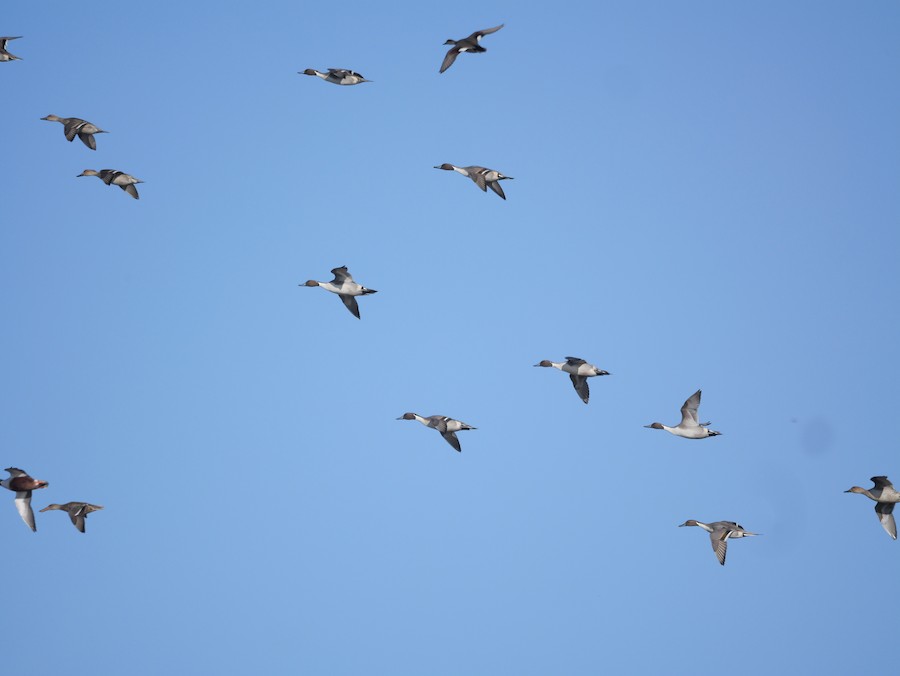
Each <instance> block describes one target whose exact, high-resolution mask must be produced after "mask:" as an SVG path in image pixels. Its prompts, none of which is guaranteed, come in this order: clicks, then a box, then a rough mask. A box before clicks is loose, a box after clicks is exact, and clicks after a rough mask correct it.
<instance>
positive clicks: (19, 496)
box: [16, 491, 37, 531]
mask: <svg viewBox="0 0 900 676" xmlns="http://www.w3.org/2000/svg"><path fill="white" fill-rule="evenodd" d="M16 509H17V510H19V516H21V517H22V521H24V522H25V523H26V525H27V526H28V527H29V528H30V529H31V530H33V531H36V530H37V526H35V525H34V510H32V509H31V491H19V492H18V493H16Z"/></svg>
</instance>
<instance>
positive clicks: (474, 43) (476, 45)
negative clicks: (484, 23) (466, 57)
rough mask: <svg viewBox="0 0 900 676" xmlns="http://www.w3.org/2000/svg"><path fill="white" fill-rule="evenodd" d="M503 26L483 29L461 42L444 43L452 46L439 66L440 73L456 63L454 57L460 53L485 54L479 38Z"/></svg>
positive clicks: (449, 41) (450, 40) (450, 41)
mask: <svg viewBox="0 0 900 676" xmlns="http://www.w3.org/2000/svg"><path fill="white" fill-rule="evenodd" d="M504 25H505V24H502V23H501V24H500V25H499V26H494V27H493V28H485V29H484V30H483V31H475V32H474V33H472V34H471V35H470V36H469V37H467V38H463V39H462V40H454V39H452V38H451V39H449V40H447V42H445V43H444V44H445V45H453V46H452V47H451V48H450V50H449V51H448V52H447V56H445V57H444V62H443V63H442V64H441V72H442V73H443V72H444V71H445V70H447V69H448V68H449V67H450V66H452V65H453V62H454V61H456V57H457V56H459V54H460V53H461V52H473V53H476V52H486V51H487V50H486V49H485V48H484V47H482V46H481V44H480V43H481V38H483V37H484V36H485V35H490V34H491V33H496V32H497V31H498V30H500V29H501V28H503V26H504Z"/></svg>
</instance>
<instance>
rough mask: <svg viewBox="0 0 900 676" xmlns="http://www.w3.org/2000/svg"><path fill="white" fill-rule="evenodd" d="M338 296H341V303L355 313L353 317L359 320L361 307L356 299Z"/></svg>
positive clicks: (341, 294)
mask: <svg viewBox="0 0 900 676" xmlns="http://www.w3.org/2000/svg"><path fill="white" fill-rule="evenodd" d="M338 296H340V298H341V301H343V303H344V305H345V306H346V308H347V309H348V310H350V312H352V313H353V316H354V317H356V318H357V319H359V318H360V317H359V305H358V304H357V302H356V298H355V297H354V296H348V295H346V294H343V293H339V294H338Z"/></svg>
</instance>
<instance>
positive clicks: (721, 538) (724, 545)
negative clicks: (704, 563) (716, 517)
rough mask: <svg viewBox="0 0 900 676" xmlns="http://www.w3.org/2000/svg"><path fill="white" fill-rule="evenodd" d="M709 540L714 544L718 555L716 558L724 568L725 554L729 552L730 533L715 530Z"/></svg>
mask: <svg viewBox="0 0 900 676" xmlns="http://www.w3.org/2000/svg"><path fill="white" fill-rule="evenodd" d="M709 540H710V542H711V543H712V548H713V551H714V552H715V553H716V558H717V559H719V563H721V564H722V565H723V566H724V565H725V554H726V553H727V551H728V531H727V530H718V529H717V530H714V531H713V532H712V533H710V534H709Z"/></svg>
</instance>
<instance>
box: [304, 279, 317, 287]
mask: <svg viewBox="0 0 900 676" xmlns="http://www.w3.org/2000/svg"><path fill="white" fill-rule="evenodd" d="M300 286H319V283H318V282H317V281H316V280H314V279H310V280H308V281H306V282H304V283H303V284H300Z"/></svg>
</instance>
